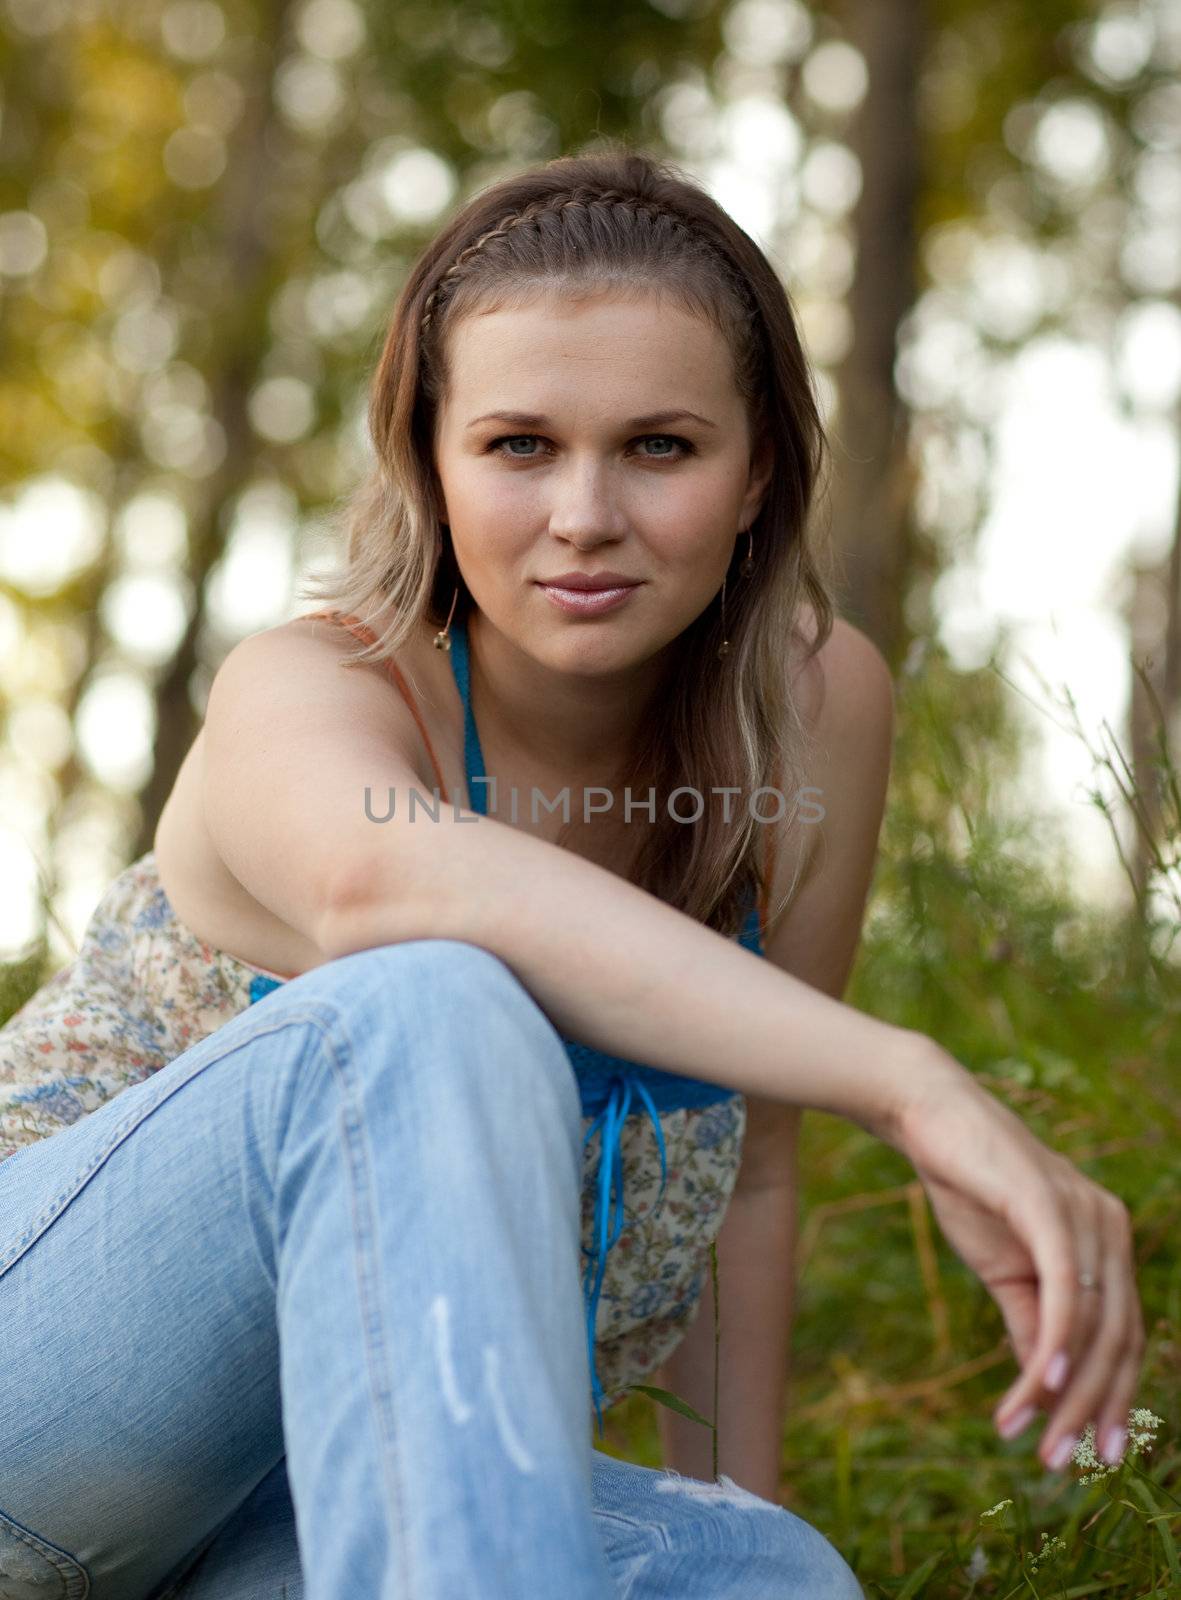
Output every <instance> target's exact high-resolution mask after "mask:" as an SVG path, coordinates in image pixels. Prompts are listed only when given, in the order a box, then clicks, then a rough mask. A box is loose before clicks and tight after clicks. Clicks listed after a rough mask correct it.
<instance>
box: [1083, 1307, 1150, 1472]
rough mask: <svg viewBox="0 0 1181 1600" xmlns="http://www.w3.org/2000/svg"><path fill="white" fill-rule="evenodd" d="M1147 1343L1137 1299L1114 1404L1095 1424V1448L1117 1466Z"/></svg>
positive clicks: (1112, 1403)
mask: <svg viewBox="0 0 1181 1600" xmlns="http://www.w3.org/2000/svg"><path fill="white" fill-rule="evenodd" d="M1147 1342H1148V1339H1147V1335H1146V1333H1145V1331H1144V1317H1143V1314H1142V1312H1141V1310H1140V1303H1139V1301H1138V1300H1137V1302H1136V1304H1135V1305H1134V1306H1133V1311H1132V1326H1131V1328H1130V1329H1129V1330H1128V1338H1127V1347H1126V1354H1125V1356H1124V1359H1123V1361H1121V1362H1120V1365H1119V1368H1118V1370H1117V1372H1116V1375H1115V1380H1114V1382H1113V1384H1112V1398H1111V1403H1110V1405H1108V1406H1106V1407H1104V1409H1103V1412H1102V1414H1101V1416H1100V1418H1099V1420H1098V1422H1097V1423H1096V1424H1095V1447H1096V1449H1097V1451H1098V1453H1099V1454H1100V1455H1101V1456H1102V1458H1103V1460H1104V1461H1106V1462H1107V1463H1108V1464H1109V1465H1110V1466H1113V1467H1115V1466H1118V1465H1119V1463H1120V1461H1121V1460H1122V1459H1123V1453H1124V1451H1125V1449H1126V1448H1127V1443H1128V1415H1129V1413H1130V1412H1131V1409H1132V1402H1133V1401H1134V1400H1135V1398H1136V1390H1137V1389H1138V1387H1139V1385H1140V1369H1141V1367H1142V1365H1143V1361H1144V1349H1145V1346H1146V1344H1147ZM1113 1435H1114V1437H1113Z"/></svg>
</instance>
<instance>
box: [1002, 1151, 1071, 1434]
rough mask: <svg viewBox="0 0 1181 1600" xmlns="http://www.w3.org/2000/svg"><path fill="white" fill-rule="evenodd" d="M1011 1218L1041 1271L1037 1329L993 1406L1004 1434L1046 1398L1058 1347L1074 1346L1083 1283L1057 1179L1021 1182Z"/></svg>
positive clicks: (1008, 1216) (1011, 1206) (1008, 1211)
mask: <svg viewBox="0 0 1181 1600" xmlns="http://www.w3.org/2000/svg"><path fill="white" fill-rule="evenodd" d="M1005 1220H1006V1222H1008V1224H1009V1226H1010V1227H1011V1228H1012V1230H1013V1232H1014V1233H1015V1234H1016V1235H1017V1237H1018V1238H1019V1239H1021V1240H1022V1242H1023V1243H1024V1245H1025V1247H1026V1249H1027V1250H1028V1251H1029V1254H1030V1256H1031V1257H1032V1259H1033V1264H1034V1269H1035V1271H1036V1272H1037V1277H1038V1310H1039V1317H1038V1331H1037V1339H1036V1341H1035V1342H1034V1347H1033V1350H1032V1351H1031V1352H1030V1355H1029V1359H1028V1361H1027V1362H1026V1363H1025V1365H1024V1367H1023V1369H1022V1371H1021V1375H1020V1377H1019V1378H1018V1379H1017V1382H1016V1383H1015V1384H1014V1385H1013V1386H1012V1388H1011V1389H1010V1390H1009V1391H1008V1393H1007V1394H1006V1395H1005V1396H1004V1398H1003V1399H1002V1400H1001V1402H1000V1404H999V1405H998V1406H996V1407H995V1408H994V1410H993V1421H994V1422H995V1423H996V1424H997V1427H998V1429H999V1431H1000V1432H1001V1434H1002V1436H1003V1435H1004V1432H1005V1424H1006V1423H1011V1422H1012V1421H1013V1419H1014V1418H1015V1417H1016V1416H1017V1415H1018V1414H1019V1413H1021V1412H1023V1411H1024V1410H1025V1409H1026V1408H1029V1409H1030V1410H1031V1411H1032V1410H1035V1409H1036V1408H1037V1407H1038V1406H1039V1405H1040V1404H1041V1403H1042V1395H1043V1390H1044V1387H1045V1385H1044V1380H1045V1374H1046V1368H1047V1367H1048V1366H1049V1364H1050V1361H1051V1360H1052V1358H1053V1357H1054V1356H1055V1355H1056V1354H1057V1352H1058V1351H1059V1350H1066V1351H1069V1348H1070V1335H1071V1328H1072V1325H1073V1321H1074V1317H1075V1313H1076V1305H1077V1298H1078V1294H1079V1287H1078V1257H1077V1254H1076V1245H1075V1237H1074V1229H1073V1228H1072V1227H1071V1225H1070V1222H1069V1219H1068V1216H1067V1213H1066V1210H1065V1207H1064V1204H1063V1200H1062V1196H1061V1195H1060V1193H1059V1190H1058V1188H1057V1186H1056V1185H1055V1184H1053V1183H1052V1182H1050V1181H1048V1180H1047V1179H1046V1178H1044V1177H1043V1176H1042V1175H1041V1174H1040V1173H1038V1174H1037V1175H1036V1177H1035V1178H1034V1180H1033V1181H1032V1182H1031V1183H1030V1184H1028V1185H1019V1186H1017V1187H1016V1188H1015V1189H1014V1191H1013V1198H1012V1199H1011V1200H1010V1202H1009V1204H1008V1206H1007V1207H1006V1216H1005Z"/></svg>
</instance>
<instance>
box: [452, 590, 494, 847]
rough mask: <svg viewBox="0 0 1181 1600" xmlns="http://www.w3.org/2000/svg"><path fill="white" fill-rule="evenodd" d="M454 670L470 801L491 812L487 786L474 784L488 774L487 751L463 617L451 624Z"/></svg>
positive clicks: (475, 808) (481, 810) (482, 812)
mask: <svg viewBox="0 0 1181 1600" xmlns="http://www.w3.org/2000/svg"><path fill="white" fill-rule="evenodd" d="M450 656H451V669H452V671H453V672H454V673H455V683H456V687H457V688H458V689H459V697H460V699H461V700H462V701H463V775H464V780H465V782H466V783H467V792H468V800H469V803H470V805H471V809H472V810H473V811H478V812H479V814H480V816H482V817H486V816H487V815H488V785H487V784H486V783H475V782H474V781H473V780H474V778H475V777H477V776H479V777H481V778H483V777H486V773H485V771H484V752H483V751H482V750H481V749H480V735H479V734H478V733H477V732H476V719H475V717H474V716H473V715H472V673H471V660H470V657H469V655H468V648H467V626H466V624H465V622H464V620H463V618H462V617H457V618H456V619H455V621H454V622H453V624H452V634H451V650H450Z"/></svg>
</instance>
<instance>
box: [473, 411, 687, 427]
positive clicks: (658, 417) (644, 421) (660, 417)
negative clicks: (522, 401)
mask: <svg viewBox="0 0 1181 1600" xmlns="http://www.w3.org/2000/svg"><path fill="white" fill-rule="evenodd" d="M686 417H687V418H688V419H689V420H690V421H691V422H701V423H704V424H705V426H706V427H707V428H716V427H717V423H716V422H711V421H710V419H709V418H708V417H702V416H699V415H698V414H697V412H696V411H650V412H649V413H648V415H647V416H644V417H629V418H628V420H627V421H626V422H625V423H624V424H623V426H624V427H625V428H662V427H664V426H665V424H666V423H669V422H680V421H681V420H682V418H686ZM478 422H507V423H509V424H510V425H511V426H512V427H516V428H546V427H549V425H550V421H549V418H548V417H543V416H541V415H540V414H539V413H537V412H534V411H485V412H484V413H483V414H482V415H481V416H478V417H473V418H472V420H471V421H470V422H469V423H468V424H467V426H468V427H469V428H474V427H475V426H476V424H477V423H478Z"/></svg>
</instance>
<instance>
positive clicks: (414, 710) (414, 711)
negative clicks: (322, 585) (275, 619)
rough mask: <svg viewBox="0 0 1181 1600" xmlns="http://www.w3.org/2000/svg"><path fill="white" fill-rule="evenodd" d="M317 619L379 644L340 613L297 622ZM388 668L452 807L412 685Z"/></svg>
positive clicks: (322, 613)
mask: <svg viewBox="0 0 1181 1600" xmlns="http://www.w3.org/2000/svg"><path fill="white" fill-rule="evenodd" d="M316 617H323V618H325V619H326V620H327V621H329V622H339V623H340V625H341V627H342V628H347V629H348V630H349V632H350V633H352V634H355V635H356V637H357V638H358V639H362V640H364V642H365V643H366V644H376V642H377V635H376V634H375V633H374V631H373V629H372V628H370V627H369V626H368V625H367V624H366V623H364V622H362V621H360V619H359V618H357V617H352V616H349V617H342V616H341V614H340V613H339V611H306V612H304V613H303V615H302V616H299V617H297V618H296V619H295V620H296V621H297V622H310V621H312V620H313V618H316ZM386 666H387V667H388V668H389V670H390V677H391V678H392V679H393V680H394V683H395V684H396V685H397V688H398V692H399V693H400V694H401V696H402V699H403V700H405V702H406V704H407V705H408V706H409V707H410V715H411V716H412V717H413V718H414V721H415V724H416V726H417V728H418V731H419V733H421V734H422V742H423V744H424V745H426V753H427V755H428V756H430V758H431V766H432V767H434V769H435V777H436V778H438V780H439V792H440V794H441V795H442V797H443V800H444V801H445V802H446V803H447V805H450V804H451V800H450V797H449V796H448V794H447V780H446V779H445V778H444V776H443V769H442V768H441V767H440V766H439V758H438V757H437V756H436V755H435V747H434V745H432V744H431V736H430V734H429V733H428V732H427V731H426V723H425V722H423V720H422V717H421V716H420V715H419V711H418V705H417V703H416V702H415V699H414V696H413V695H412V694H411V692H410V685H409V684H408V683H407V682H406V680H405V678H404V677H403V676H402V674H401V672H400V671H399V670H398V667H397V664H396V663H395V662H393V661H387V662H386Z"/></svg>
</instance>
